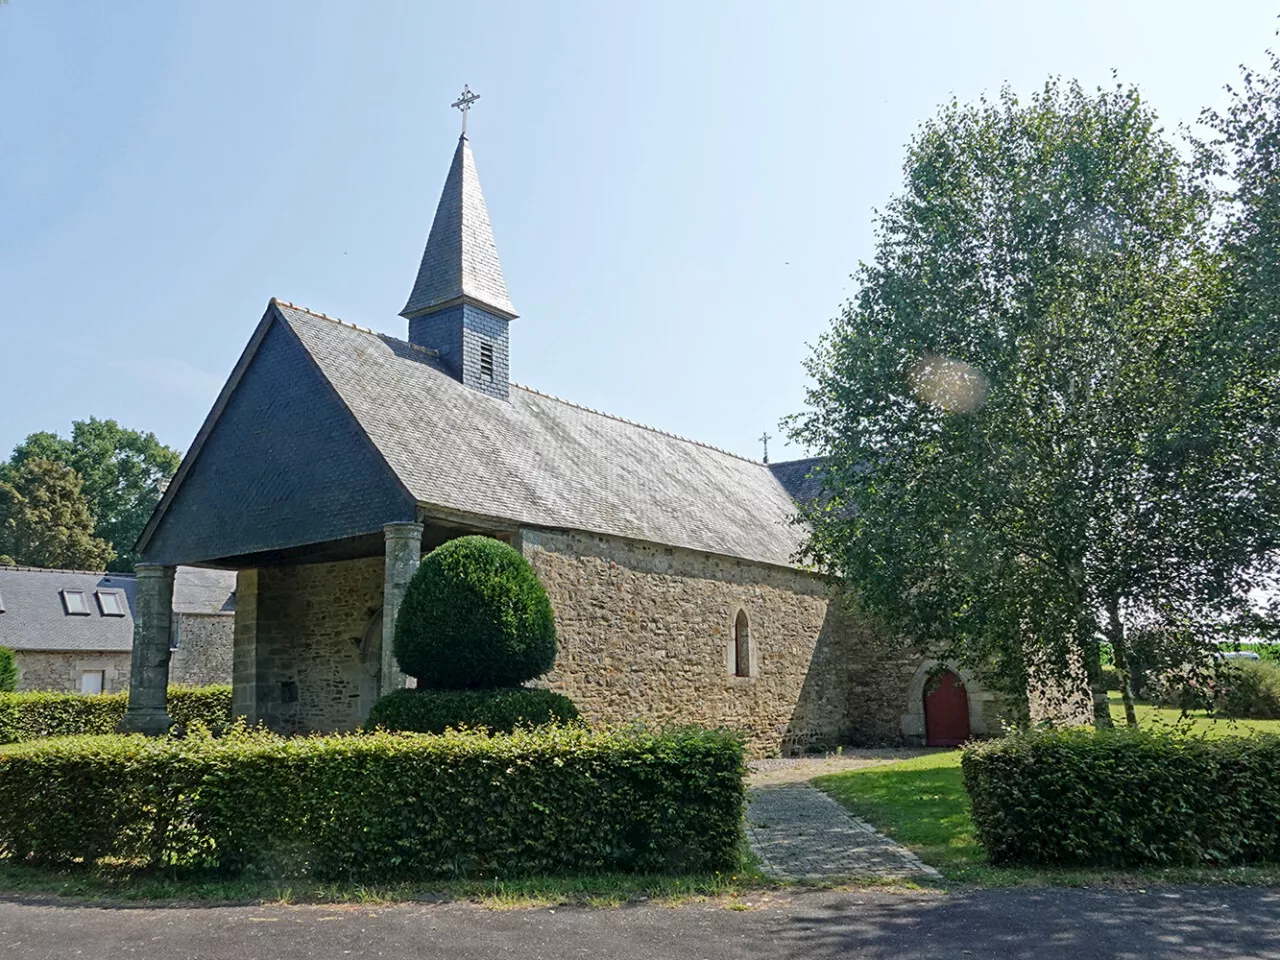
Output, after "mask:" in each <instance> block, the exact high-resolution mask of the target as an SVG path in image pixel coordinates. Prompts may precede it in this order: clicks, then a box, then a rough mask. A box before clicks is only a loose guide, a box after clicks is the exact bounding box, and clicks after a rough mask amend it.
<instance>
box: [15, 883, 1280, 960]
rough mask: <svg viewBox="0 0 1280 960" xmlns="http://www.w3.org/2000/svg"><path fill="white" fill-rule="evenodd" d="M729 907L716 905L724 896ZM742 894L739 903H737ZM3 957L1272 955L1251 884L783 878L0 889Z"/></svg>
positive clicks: (721, 959)
mask: <svg viewBox="0 0 1280 960" xmlns="http://www.w3.org/2000/svg"><path fill="white" fill-rule="evenodd" d="M726 906H728V907H732V908H733V909H725V907H726ZM744 906H745V907H748V909H746V910H743V909H742V907H744ZM0 957H3V958H4V960H51V958H52V960H76V958H79V960H424V958H431V960H576V958H584V960H654V958H655V957H660V958H662V960H939V958H942V960H1117V958H1124V960H1277V958H1280V895H1278V894H1277V892H1276V891H1274V890H1268V889H1265V888H1248V887H1208V888H1198V889H1197V888H1194V887H1191V888H1182V889H1179V888H1152V889H1151V890H1149V891H1148V890H1132V889H1124V888H1109V889H1106V890H1078V889H1057V888H1052V887H1051V888H1046V889H1035V888H1015V889H1009V890H974V891H966V892H963V893H952V894H940V893H936V892H933V891H930V892H927V893H915V892H893V893H889V892H884V891H879V890H868V891H860V892H858V893H839V892H832V891H826V890H821V891H808V890H806V891H794V892H791V891H784V892H776V893H770V894H768V895H767V896H765V895H763V894H762V895H761V896H760V897H758V898H753V899H751V900H749V901H744V900H741V899H737V900H731V901H729V902H727V903H726V902H722V901H712V902H709V903H702V904H689V905H687V906H685V907H682V908H681V909H678V910H673V909H671V908H670V907H667V906H660V905H656V904H636V905H632V906H628V907H623V908H621V909H618V910H595V909H590V908H583V907H552V908H550V909H546V908H542V909H533V910H507V911H501V912H490V911H487V910H483V909H480V908H479V907H474V906H471V905H469V904H465V903H455V904H448V903H445V904H435V905H432V904H409V905H407V906H403V907H393V908H379V907H368V906H366V907H357V906H354V905H353V906H342V907H337V906H320V907H278V906H243V907H196V908H192V907H190V906H184V905H174V906H150V905H148V906H141V905H138V904H131V905H129V906H127V907H124V908H122V909H117V908H115V907H113V906H111V905H105V904H84V903H80V904H77V903H74V902H69V901H56V900H46V901H44V902H28V903H14V902H7V903H6V902H4V900H3V899H0Z"/></svg>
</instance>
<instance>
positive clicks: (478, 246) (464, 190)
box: [401, 134, 516, 318]
mask: <svg viewBox="0 0 1280 960" xmlns="http://www.w3.org/2000/svg"><path fill="white" fill-rule="evenodd" d="M464 299H465V300H470V301H472V302H474V303H478V304H480V305H481V306H484V307H486V308H488V309H490V310H493V311H494V312H496V313H498V314H499V315H501V316H504V317H508V318H513V317H515V315H516V312H515V308H514V307H513V306H512V305H511V299H510V298H509V297H508V296H507V282H506V280H505V279H503V276H502V264H501V263H500V262H499V260H498V246H497V244H496V243H494V240H493V229H492V227H491V226H490V225H489V210H488V208H487V207H486V206H485V202H484V194H483V193H482V192H481V190H480V177H479V176H478V175H477V173H476V161H475V157H473V156H472V154H471V145H470V144H469V143H468V142H467V136H466V134H463V135H462V138H461V139H460V140H459V141H458V149H457V150H456V151H455V152H454V154H453V164H452V165H451V166H450V167H449V174H448V176H447V177H445V181H444V190H443V191H442V192H441V194H440V203H439V205H438V206H437V207H436V217H435V220H433V221H432V223H431V233H430V235H428V237H427V246H426V249H424V250H423V252H422V264H421V266H419V267H418V276H417V279H416V280H415V281H414V284H413V290H412V292H410V294H409V301H408V303H406V304H405V307H404V310H402V311H401V316H404V317H412V316H417V315H419V314H422V313H426V312H428V311H429V310H431V309H432V308H433V307H441V306H445V305H446V304H450V303H456V302H458V301H460V300H464Z"/></svg>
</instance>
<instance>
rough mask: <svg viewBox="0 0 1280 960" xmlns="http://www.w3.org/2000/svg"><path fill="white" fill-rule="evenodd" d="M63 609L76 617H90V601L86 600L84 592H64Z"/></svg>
mask: <svg viewBox="0 0 1280 960" xmlns="http://www.w3.org/2000/svg"><path fill="white" fill-rule="evenodd" d="M62 608H63V609H64V610H66V611H67V613H69V614H71V615H72V616H74V617H87V616H88V615H89V601H87V600H85V598H84V591H83V590H63V591H62Z"/></svg>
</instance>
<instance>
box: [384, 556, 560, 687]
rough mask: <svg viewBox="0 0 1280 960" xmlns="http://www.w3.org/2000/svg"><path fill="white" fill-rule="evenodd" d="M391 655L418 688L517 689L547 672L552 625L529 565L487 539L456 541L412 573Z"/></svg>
mask: <svg viewBox="0 0 1280 960" xmlns="http://www.w3.org/2000/svg"><path fill="white" fill-rule="evenodd" d="M392 646H393V650H394V652H395V657H396V661H397V662H398V663H399V664H400V669H402V670H403V671H404V672H405V673H407V674H408V675H409V676H411V677H416V678H417V681H418V686H419V687H441V688H446V689H451V690H462V689H478V688H483V687H518V686H519V685H520V684H522V683H524V682H525V681H528V680H532V679H534V678H535V677H539V676H541V675H542V674H544V673H546V672H547V671H548V670H550V669H551V667H552V664H554V663H555V659H556V623H555V617H554V615H553V614H552V611H551V601H550V600H549V599H547V591H546V590H544V589H543V587H542V584H541V583H539V582H538V576H537V574H536V573H534V571H533V567H532V566H530V565H529V561H528V560H526V559H525V558H524V557H522V556H521V555H520V553H519V552H518V551H517V550H515V549H513V548H512V547H510V546H508V545H507V544H505V543H502V542H500V541H498V540H493V539H491V538H490V537H479V536H472V537H459V538H458V539H456V540H450V541H449V542H448V543H446V544H443V545H442V546H439V547H437V548H436V549H435V550H432V551H431V552H430V553H429V554H427V555H426V557H424V558H423V561H422V563H421V564H420V565H419V566H418V569H417V570H416V571H415V572H414V575H413V579H412V580H410V581H409V586H408V588H407V589H406V590H405V595H404V600H403V602H402V603H401V605H400V612H399V613H398V614H397V615H396V632H395V638H394V640H393V644H392Z"/></svg>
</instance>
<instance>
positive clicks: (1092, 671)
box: [1084, 639, 1114, 730]
mask: <svg viewBox="0 0 1280 960" xmlns="http://www.w3.org/2000/svg"><path fill="white" fill-rule="evenodd" d="M1084 671H1085V675H1086V676H1087V677H1088V678H1089V690H1090V692H1091V693H1092V694H1093V728H1094V729H1095V730H1111V729H1113V727H1114V724H1112V722H1111V704H1110V702H1109V701H1108V700H1107V685H1106V684H1105V683H1104V682H1103V680H1102V651H1101V650H1100V649H1099V647H1098V641H1097V640H1094V639H1090V640H1089V641H1088V642H1086V643H1085V645H1084Z"/></svg>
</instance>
